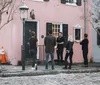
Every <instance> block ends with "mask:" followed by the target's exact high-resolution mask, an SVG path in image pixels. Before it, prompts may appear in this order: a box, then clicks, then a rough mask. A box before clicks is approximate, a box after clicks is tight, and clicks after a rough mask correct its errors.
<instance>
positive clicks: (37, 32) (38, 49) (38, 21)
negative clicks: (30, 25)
mask: <svg viewBox="0 0 100 85" xmlns="http://www.w3.org/2000/svg"><path fill="white" fill-rule="evenodd" d="M25 21H27V22H37V39H38V45H39V21H38V20H25ZM37 59H39V47H38V48H37Z"/></svg>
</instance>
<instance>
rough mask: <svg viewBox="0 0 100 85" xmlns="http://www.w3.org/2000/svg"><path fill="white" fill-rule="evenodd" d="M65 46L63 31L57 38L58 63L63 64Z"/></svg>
mask: <svg viewBox="0 0 100 85" xmlns="http://www.w3.org/2000/svg"><path fill="white" fill-rule="evenodd" d="M63 47H64V38H63V37H62V33H61V32H59V34H58V38H57V58H58V64H61V63H62V61H63Z"/></svg>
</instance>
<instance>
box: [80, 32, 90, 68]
mask: <svg viewBox="0 0 100 85" xmlns="http://www.w3.org/2000/svg"><path fill="white" fill-rule="evenodd" d="M87 37H88V34H84V39H83V40H82V41H81V42H80V45H82V51H83V59H84V66H85V67H88V43H89V41H88V38H87Z"/></svg>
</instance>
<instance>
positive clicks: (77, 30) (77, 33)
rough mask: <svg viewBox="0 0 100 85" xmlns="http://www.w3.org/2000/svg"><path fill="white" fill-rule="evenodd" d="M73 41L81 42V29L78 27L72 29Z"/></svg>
mask: <svg viewBox="0 0 100 85" xmlns="http://www.w3.org/2000/svg"><path fill="white" fill-rule="evenodd" d="M74 40H75V41H77V42H80V41H81V40H82V28H81V26H80V25H76V26H75V27H74Z"/></svg>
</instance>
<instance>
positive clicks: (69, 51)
mask: <svg viewBox="0 0 100 85" xmlns="http://www.w3.org/2000/svg"><path fill="white" fill-rule="evenodd" d="M73 44H74V41H73V38H72V36H71V35H70V36H69V37H68V41H67V44H66V47H65V48H66V55H65V67H64V68H63V69H67V67H68V57H69V60H70V63H69V69H71V65H72V57H73Z"/></svg>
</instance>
